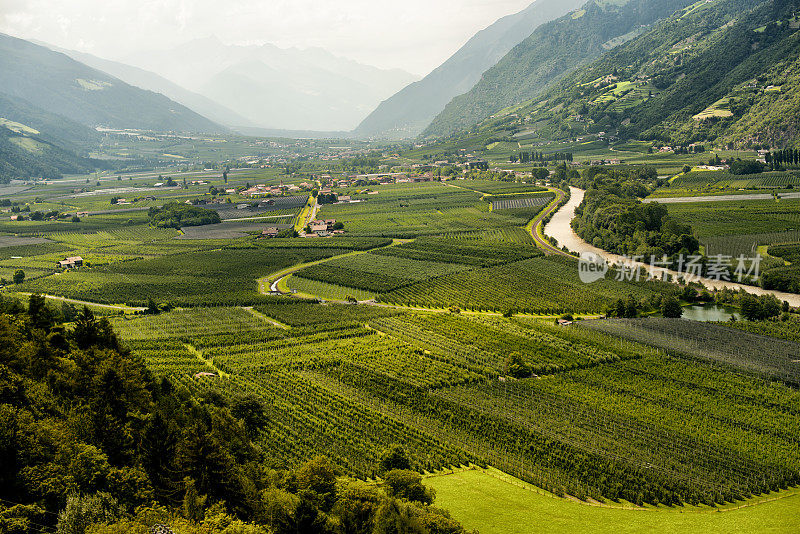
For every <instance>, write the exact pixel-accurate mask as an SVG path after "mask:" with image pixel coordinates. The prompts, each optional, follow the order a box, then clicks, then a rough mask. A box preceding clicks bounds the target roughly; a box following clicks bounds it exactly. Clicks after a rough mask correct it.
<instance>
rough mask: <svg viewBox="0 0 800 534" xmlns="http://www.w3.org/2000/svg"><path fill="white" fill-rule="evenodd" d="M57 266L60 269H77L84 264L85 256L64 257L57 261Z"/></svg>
mask: <svg viewBox="0 0 800 534" xmlns="http://www.w3.org/2000/svg"><path fill="white" fill-rule="evenodd" d="M56 266H57V267H59V268H60V269H75V268H77V267H81V266H83V258H81V257H80V256H71V257H69V258H64V259H63V260H61V261H59V262H56Z"/></svg>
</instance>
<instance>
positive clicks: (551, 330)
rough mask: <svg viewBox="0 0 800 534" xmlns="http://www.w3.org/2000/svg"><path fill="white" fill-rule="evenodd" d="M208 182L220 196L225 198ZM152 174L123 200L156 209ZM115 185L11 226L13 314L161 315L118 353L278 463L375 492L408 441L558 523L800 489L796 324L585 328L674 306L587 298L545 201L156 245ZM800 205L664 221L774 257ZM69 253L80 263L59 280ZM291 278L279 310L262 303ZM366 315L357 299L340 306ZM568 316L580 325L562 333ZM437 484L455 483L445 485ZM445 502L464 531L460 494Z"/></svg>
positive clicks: (338, 209) (502, 195) (126, 339)
mask: <svg viewBox="0 0 800 534" xmlns="http://www.w3.org/2000/svg"><path fill="white" fill-rule="evenodd" d="M624 96H625V95H620V98H623V97H624ZM498 148H502V147H500V146H499V147H498ZM630 149H631V152H637V153H638V151H639V150H640V149H641V147H638V146H631V147H630ZM598 150H599V149H598ZM214 174H215V173H209V175H208V177H207V180H209V181H210V182H211V183H212V184H218V185H220V181H221V180H220V178H219V177H218V176H214ZM197 176H205V175H203V174H200V175H197ZM159 179H160V178H158V176H157V175H156V176H148V177H146V178H138V179H137V180H131V182H133V184H137V183H138V184H140V185H138V187H141V188H142V189H148V190H154V189H158V188H154V187H151V186H152V185H153V184H152V183H151V182H154V181H155V180H159ZM203 179H204V180H205V179H206V178H203ZM280 179H281V177H280V176H279V173H278V172H277V171H275V170H272V169H265V170H248V171H242V172H236V173H233V172H232V173H231V175H230V176H229V182H230V183H231V184H234V183H236V184H240V185H246V184H247V183H248V182H249V183H276V182H278V181H280ZM103 180H104V181H103V182H102V183H103V184H105V185H102V186H99V189H97V191H98V193H97V194H95V195H84V196H77V195H83V193H81V192H77V193H76V192H74V191H72V188H65V187H64V186H63V185H62V184H59V185H58V186H53V188H54V189H53V190H51V193H52V196H50V197H48V195H47V194H46V192H43V191H41V190H37V191H26V192H25V193H24V194H25V195H29V196H28V198H29V200H30V201H31V203H32V204H31V205H32V206H39V207H40V208H42V209H43V208H44V207H47V206H51V205H56V206H58V205H61V204H59V202H64V203H65V204H64V206H66V205H67V204H69V205H70V206H71V208H70V209H79V208H80V209H84V208H91V209H96V210H97V211H106V210H108V211H110V213H107V214H99V215H90V216H89V217H84V218H83V219H81V221H80V222H75V223H73V222H70V221H68V220H62V221H48V220H43V221H24V222H21V223H18V224H17V223H15V224H17V226H15V228H16V230H17V231H16V232H14V233H15V234H18V235H17V236H13V237H12V236H11V233H10V230H7V228H6V226H7V227H11V226H12V222H11V221H5V220H3V221H0V231H3V230H5V231H6V233H8V234H9V235H7V236H5V237H1V238H0V276H3V277H6V278H7V279H8V278H10V277H12V276H13V274H14V271H15V269H18V268H23V269H24V270H25V271H26V279H25V281H23V282H22V283H20V284H14V286H13V289H14V291H15V292H16V293H15V294H19V295H21V294H23V293H43V294H47V295H55V296H60V297H66V298H71V299H76V300H79V301H87V302H92V303H103V304H108V305H119V304H126V305H130V306H137V307H141V308H142V309H143V308H144V307H148V306H151V304H153V303H154V304H157V305H160V306H161V309H160V310H153V309H152V306H151V308H150V309H149V310H147V313H145V312H144V311H141V310H140V311H138V312H137V313H135V314H133V313H131V312H133V311H134V310H132V309H130V308H126V309H116V308H114V309H112V308H109V309H108V310H107V313H109V314H111V313H114V314H115V315H113V316H109V320H110V323H111V326H112V327H113V329H114V331H115V332H116V333H117V334H118V335H119V337H120V339H121V341H122V344H123V346H125V347H127V348H129V349H130V350H131V351H132V353H133V354H134V355H135V356H137V357H138V358H141V360H142V361H143V362H144V363H145V364H146V366H147V367H148V368H149V370H150V372H151V373H152V374H153V376H155V377H157V378H158V379H159V380H162V379H166V380H169V381H170V382H171V383H172V384H173V385H174V387H176V388H178V390H179V391H181V392H182V393H181V394H186V395H193V396H194V397H195V398H197V399H200V400H199V401H198V402H202V403H207V404H216V405H219V406H222V405H224V404H225V403H226V402H229V400H230V399H240V398H248V399H257V400H258V402H260V403H263V406H264V407H265V418H264V422H263V427H262V428H261V429H260V430H259V431H258V433H257V434H255V440H256V441H257V443H258V445H259V446H260V447H261V449H262V450H263V451H264V452H265V455H266V457H267V458H269V460H268V462H267V465H266V467H267V468H286V467H291V468H293V467H296V466H298V465H300V464H301V463H303V462H304V461H305V460H307V459H308V458H309V457H313V456H315V455H317V454H320V453H323V454H325V455H326V456H327V457H328V458H330V460H331V462H332V463H333V465H334V466H335V467H336V469H338V471H339V472H340V473H341V474H343V475H347V476H352V477H355V478H358V479H361V480H365V481H370V482H371V481H374V480H375V479H376V477H377V476H378V475H379V473H378V459H379V455H380V454H381V453H382V451H384V450H385V449H387V448H388V447H390V446H392V445H394V444H402V445H403V447H404V448H405V449H406V451H407V454H408V459H409V462H410V465H411V467H412V469H415V470H418V471H420V472H422V473H426V474H431V473H434V472H438V471H441V470H449V469H451V468H454V467H455V468H457V470H458V469H459V466H471V467H473V468H479V469H476V470H475V471H474V472H475V473H489V472H491V473H499V474H498V476H500V477H512V476H513V477H516V481H517V482H518V483H519V484H524V485H530V487H531V488H534V489H535V491H539V492H543V493H547V494H548V495H549V496H548V497H547V498H548V499H551V500H552V502H556V503H559V505H562V504H566V503H568V502H569V501H568V500H566V499H559V497H568V498H569V499H570V500H576V499H577V500H584V501H586V502H588V503H592V504H598V503H605V504H606V505H608V506H610V507H612V508H613V507H615V506H624V507H640V508H642V509H657V510H658V511H659V513H664V514H671V513H673V510H675V509H677V508H678V507H679V506H684V507H686V508H685V509H687V510H688V509H692V510H694V509H709V510H710V509H713V508H714V507H717V506H720V507H725V506H732V505H733V504H732V503H739V502H742V501H745V500H749V499H752V498H753V497H754V496H759V495H761V496H763V495H767V494H769V493H770V492H775V491H783V490H786V488H789V487H793V486H797V485H798V484H800V445H798V443H799V442H800V440H798V439H797V437H798V436H800V425H798V422H797V415H798V413H800V394H798V392H797V389H796V385H797V384H800V369H798V366H797V363H796V360H797V354H799V353H800V350H798V349H800V344H798V341H800V336H798V333H797V332H796V330H797V328H795V327H796V324H795V323H793V322H791V321H786V322H782V323H777V322H776V323H759V324H750V323H748V324H743V323H741V324H736V325H730V326H729V325H716V324H700V323H693V322H689V321H678V322H669V321H668V320H661V319H647V320H631V321H627V320H619V321H617V320H612V321H606V320H592V319H585V317H586V316H597V315H602V314H604V313H605V312H606V310H607V309H608V307H609V306H610V305H611V304H613V303H614V302H615V301H617V300H618V299H627V298H629V297H632V298H633V299H635V300H636V301H638V302H643V301H646V300H651V299H657V298H658V297H660V296H662V295H663V294H669V293H670V292H674V291H676V290H675V288H674V287H673V286H669V285H666V284H664V283H660V282H641V283H631V282H620V281H615V280H613V279H612V278H608V279H606V280H602V281H598V282H596V283H593V284H591V285H587V284H584V283H582V282H581V281H580V279H579V276H578V267H577V262H576V261H575V260H573V259H571V258H567V257H562V256H555V255H551V256H546V255H545V254H544V253H543V252H542V251H541V250H540V249H538V248H537V247H536V244H535V241H534V240H533V238H532V236H531V234H530V233H529V232H528V231H526V229H525V226H526V224H527V223H528V222H529V221H530V220H531V219H532V218H533V217H535V215H536V214H538V213H540V212H541V210H542V209H543V208H544V207H545V206H546V205H548V204H549V203H550V202H551V201H552V198H553V196H552V193H550V192H546V191H542V189H541V188H539V187H537V186H535V185H531V184H521V183H513V182H492V181H477V180H473V181H468V180H459V181H454V182H453V183H451V184H449V185H445V184H441V183H419V184H395V185H388V186H376V187H375V190H376V191H377V194H357V195H354V198H355V199H356V200H358V201H359V202H355V203H350V204H335V205H329V204H326V205H323V206H322V207H321V208H320V211H319V213H318V215H317V217H318V218H321V219H336V220H337V221H341V222H343V223H344V225H345V229H346V232H347V235H346V236H345V237H335V238H331V239H312V238H308V239H305V238H303V239H301V238H297V239H288V238H286V239H283V238H281V239H269V240H267V239H256V238H255V236H254V235H252V234H255V233H260V232H259V229H260V228H262V227H263V226H266V225H267V224H268V225H270V226H278V227H283V226H281V225H286V226H288V225H291V224H293V223H294V215H295V212H294V210H295V209H297V210H298V211H299V207H298V206H299V204H298V206H294V205H291V206H290V205H288V204H287V205H284V203H283V201H282V202H281V203H280V205H278V204H277V203H276V206H275V210H266V211H263V212H261V211H259V212H257V213H255V216H256V217H259V219H258V220H256V221H252V220H247V221H230V218H238V217H235V215H236V214H237V213H238V209H237V208H236V207H235V206H236V204H235V203H232V204H233V206H234V207H233V208H232V209H229V210H228V211H229V213H230V214H231V215H230V216H228V217H227V218H228V220H229V222H226V223H223V224H222V225H212V226H208V227H196V228H192V229H183V230H181V231H178V230H173V229H157V228H152V227H150V225H149V224H148V218H147V211H146V210H138V209H137V211H121V210H120V211H115V210H116V208H112V207H111V204H110V200H109V199H110V198H111V197H112V196H115V195H120V194H122V193H120V192H119V191H120V188H121V186H120V185H119V184H118V183H116V182H119V181H118V180H116V179H115V178H112V177H108V180H107V181H105V180H106V178H105V177H103ZM122 182H123V183H124V182H125V180H122ZM126 185H127V184H126ZM131 187H134V186H133V185H131ZM188 187H189V190H188V192H187V190H185V189H179V188H178V189H171V190H163V189H162V190H158V191H155V193H153V194H154V195H155V196H156V197H157V200H155V201H154V200H141V201H140V202H142V203H143V204H142V205H141V206H142V207H147V206H149V205H151V204H155V205H157V204H159V203H160V202H163V201H164V200H165V199H170V200H177V201H181V200H182V199H187V198H189V196H191V195H195V196H196V195H199V194H200V193H201V191H202V190H203V189H205V190H206V191H207V189H208V185H207V184H204V185H203V186H199V185H188ZM36 189H42V188H41V187H39V186H37V188H36ZM101 192H102V194H101ZM372 192H374V191H372ZM126 194H127V193H126ZM136 194H137V195H138V194H139V193H136ZM203 194H205V192H204V193H203ZM148 195H149V193H148ZM184 195H186V196H184ZM487 195H488V196H487ZM37 197H41V198H38V201H37ZM286 202H289V204H291V202H290V201H288V200H287V201H286ZM297 202H298V203H299V201H297ZM106 204H107V205H106ZM303 205H305V201H304V202H303ZM798 208H800V201H793V200H781V201H779V202H776V201H770V202H752V201H751V202H748V203H747V204H746V205H741V206H740V204H739V203H738V202H731V203H721V205H717V204H716V203H710V204H703V205H702V206H700V205H699V204H698V205H695V204H686V205H670V208H669V209H670V213H671V214H672V215H673V216H674V217H676V218H678V219H680V220H684V221H686V222H688V223H690V224H693V226H694V227H695V228H698V229H701V235H700V236H699V237H700V238H701V240H705V241H704V245H705V246H706V250H714V248H713V247H714V246H716V245H715V244H714V242H713V241H712V240H714V239H729V240H734V239H738V240H739V241H740V242H741V243H745V242H746V241H747V240H752V238H753V236H754V235H757V236H761V237H758V238H756V239H755V240H753V241H752V242H753V243H754V244H755V245H754V246H756V249H757V248H758V247H763V246H764V245H774V244H775V243H789V242H792V241H781V239H782V238H787V239H788V238H789V237H791V235H790V234H791V232H793V231H795V227H794V226H795V222H796V223H797V229H800V218H798V216H797V212H798V211H797V210H798ZM234 210H237V211H236V212H234ZM241 211H242V212H245V214H246V213H247V212H248V210H247V209H242V210H241ZM251 215H252V214H251ZM242 218H249V217H242ZM4 225H5V226H4ZM756 232H757V233H756ZM767 236H768V237H767ZM794 242H800V234H799V235H798V238H797V239H796V240H795V241H794ZM742 246H745V245H742ZM750 248H751V249H752V246H751V247H750ZM71 255H81V256H82V257H83V258H84V260H85V262H86V264H85V265H84V266H83V267H81V268H79V269H74V270H69V271H59V270H58V269H57V268H56V262H57V261H58V260H59V259H62V258H63V257H65V256H71ZM770 255H771V259H770V261H774V262H780V264H781V265H783V262H794V261H795V259H797V255H796V250H795V247H793V246H773V247H772V248H770ZM770 265H771V266H772V267H776V266H777V265H778V264H777V263H776V264H774V265H773V264H770ZM276 280H277V281H278V284H277V285H278V289H279V290H280V291H279V292H282V293H284V294H281V295H276V294H269V295H268V294H265V293H269V292H270V291H269V287H268V286H269V284H271V283H272V282H275V281H276ZM266 281H269V284H267V283H266ZM293 292H294V293H295V294H289V293H293ZM318 299H319V300H318ZM352 299H355V300H357V301H360V302H362V303H361V304H344V301H351V300H352ZM151 301H152V302H151ZM325 301H329V302H325ZM56 305H60V304H59V303H58V302H57V301H56ZM117 312H120V313H119V314H118V315H117V314H116V313H117ZM122 312H127V313H128V314H127V315H125V314H123V313H122ZM506 312H510V313H506ZM501 314H505V315H506V316H505V317H504V316H502V315H501ZM562 314H576V315H578V316H579V317H577V318H576V320H575V321H574V323H573V324H571V325H570V326H557V325H556V324H554V320H553V319H554V316H560V315H562ZM734 328H738V330H734ZM498 470H499V471H498ZM464 476H468V475H464ZM431 480H442V481H443V482H442V483H441V485H440V487H442V488H447V482H444V481H445V480H446V479H445V477H441V478H440V479H439V478H432V479H431ZM473 484H480V482H479V481H478V482H473ZM431 485H433V486H434V487H436V485H437V482H432V483H431ZM473 490H474V491H479V490H478V489H475V487H473V486H471V487H470V490H469V491H473ZM448 491H450V490H449V489H447V490H445V492H448ZM465 491H466V490H465ZM515 498H516V497H515ZM440 502H441V503H442V504H445V503H451V502H453V503H456V504H454V510H457V511H458V513H463V510H462V508H459V506H458V505H457V502H456V501H455V500H454V497H453V496H452V494H451V493H446V496H445V497H444V499H443V500H442V501H440ZM747 502H749V501H747ZM619 503H622V504H619ZM570 504H572V503H570ZM575 506H579V505H577V504H575ZM580 506H581V507H582V508H581V509H584V508H585V509H586V510H590V509H591V510H593V511H594V510H595V508H590V507H588V506H585V505H580ZM597 509H598V510H599V509H600V508H597ZM602 510H604V511H605V510H606V509H605V508H604V509H602ZM468 520H469V519H468ZM653 521H654V522H655V523H654V524H657V522H658V520H656V519H654V520H653ZM465 524H468V523H465ZM474 524H475V525H478V527H481V526H482V525H483V524H482V523H479V522H476V523H474ZM565 524H566V523H565ZM511 531H514V530H513V529H512V530H511Z"/></svg>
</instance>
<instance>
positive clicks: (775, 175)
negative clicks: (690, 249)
mask: <svg viewBox="0 0 800 534" xmlns="http://www.w3.org/2000/svg"><path fill="white" fill-rule="evenodd" d="M797 188H800V173H797V172H783V171H777V172H765V173H762V174H752V175H748V176H737V175H733V174H730V173H729V172H727V171H708V170H702V169H698V170H693V171H692V172H689V173H686V174H684V173H681V174H678V175H677V176H675V177H674V178H672V179H670V180H669V181H668V183H667V184H666V185H665V186H664V187H661V188H659V189H657V190H656V191H655V192H654V193H653V195H652V196H653V197H654V198H658V197H671V196H687V195H693V194H720V193H734V192H750V193H752V192H754V191H759V190H763V192H769V191H771V190H784V191H791V190H793V189H797Z"/></svg>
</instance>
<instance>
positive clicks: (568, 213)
mask: <svg viewBox="0 0 800 534" xmlns="http://www.w3.org/2000/svg"><path fill="white" fill-rule="evenodd" d="M570 194H571V196H570V199H569V201H568V202H567V203H566V204H564V206H563V207H562V208H561V209H560V210H558V212H556V214H555V215H554V216H553V218H552V219H551V220H550V222H549V223H547V225H546V226H545V228H544V234H545V235H547V236H550V237H554V238H555V239H556V240H557V241H558V244H559V246H566V247H567V248H568V249H569V250H571V251H573V252H575V253H577V254H580V253H583V252H592V253H594V254H597V255H598V256H600V257H601V258H604V259H605V260H606V262H608V263H609V264H611V265H613V264H617V265H620V264H627V265H632V266H636V267H640V268H643V269H649V268H650V266H649V265H647V264H645V263H643V262H632V261H630V260H629V259H627V258H624V257H622V256H619V255H617V254H612V253H610V252H606V251H605V250H602V249H599V248H597V247H595V246H592V245H590V244H589V243H587V242H586V241H584V240H583V239H581V238H580V237H578V235H577V234H576V233H575V231H574V230H573V229H572V226H571V223H572V219H573V218H574V217H575V208H577V207H578V206H579V205H580V204H581V202H583V197H584V194H585V191H584V190H583V189H578V188H577V187H570ZM659 271H662V269H659ZM666 272H667V273H668V274H670V275H672V276H675V277H680V276H682V274H681V273H678V272H676V271H670V270H666ZM698 281H699V282H701V283H702V284H703V285H705V286H706V287H708V288H711V289H723V288H727V289H733V290H735V291H738V290H740V289H743V290H745V291H747V292H748V293H752V294H753V295H774V296H775V297H777V298H778V299H779V300H781V301H784V300H785V301H786V302H788V303H789V305H790V306H792V307H800V295H796V294H794V293H784V292H782V291H773V290H770V289H762V288H760V287H756V286H748V285H744V284H737V283H735V282H726V281H724V280H713V279H710V278H700V279H699V280H698Z"/></svg>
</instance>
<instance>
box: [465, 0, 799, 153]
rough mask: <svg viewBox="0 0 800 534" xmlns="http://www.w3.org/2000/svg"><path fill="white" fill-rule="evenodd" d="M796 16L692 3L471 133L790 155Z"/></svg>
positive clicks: (784, 9) (759, 5)
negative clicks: (603, 138) (715, 146)
mask: <svg viewBox="0 0 800 534" xmlns="http://www.w3.org/2000/svg"><path fill="white" fill-rule="evenodd" d="M798 9H800V2H798V1H796V0H763V1H759V2H753V1H752V0H715V1H713V2H701V3H699V4H696V5H694V6H691V7H690V8H687V9H686V10H684V11H681V12H677V13H675V14H674V15H673V16H671V17H670V18H668V19H666V20H664V21H663V22H661V23H659V24H657V25H656V26H655V27H654V28H652V29H651V30H650V31H648V32H647V33H645V34H643V35H641V36H639V37H638V38H636V39H634V40H632V41H630V42H629V43H626V44H625V45H623V46H620V47H619V48H617V49H615V50H613V51H611V52H609V53H608V54H607V55H605V56H604V57H603V58H601V59H599V60H597V61H596V62H594V63H593V64H592V65H589V66H586V67H583V68H580V69H578V70H576V71H575V72H573V73H571V74H570V75H568V76H567V77H565V78H564V79H563V80H562V81H561V82H560V83H559V84H558V85H557V86H555V87H553V88H552V89H551V90H549V91H548V92H546V93H545V94H543V95H542V96H541V97H539V98H536V99H533V100H531V101H529V102H526V103H524V104H523V105H520V106H516V107H515V108H513V109H510V110H507V111H506V112H505V113H502V114H499V115H498V116H497V117H495V118H493V119H490V120H487V121H485V122H484V123H483V124H482V125H481V126H480V127H479V129H481V130H488V131H493V132H497V133H504V134H521V135H524V136H525V137H528V138H537V137H538V138H542V139H567V138H574V137H576V136H580V135H585V134H597V133H600V132H605V133H610V134H613V135H615V136H618V137H620V138H622V139H633V138H638V139H648V140H655V141H663V142H674V143H678V144H689V143H692V142H703V141H719V142H720V143H721V144H730V145H735V146H751V145H757V144H767V145H770V146H780V147H783V146H793V147H794V146H797V145H796V143H797V140H796V139H797V135H796V133H797V131H798V119H797V117H798V111H800V97H798V91H797V88H798V85H800V63H798V57H800V34H798V33H797V30H798V29H800V19H798V18H797V17H796V14H797V10H798Z"/></svg>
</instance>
